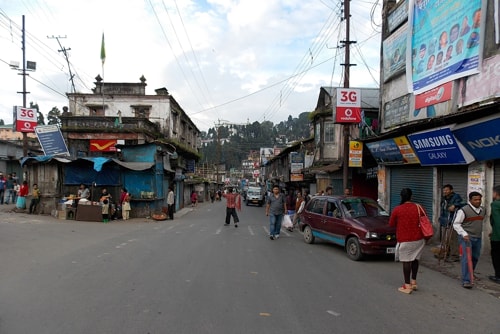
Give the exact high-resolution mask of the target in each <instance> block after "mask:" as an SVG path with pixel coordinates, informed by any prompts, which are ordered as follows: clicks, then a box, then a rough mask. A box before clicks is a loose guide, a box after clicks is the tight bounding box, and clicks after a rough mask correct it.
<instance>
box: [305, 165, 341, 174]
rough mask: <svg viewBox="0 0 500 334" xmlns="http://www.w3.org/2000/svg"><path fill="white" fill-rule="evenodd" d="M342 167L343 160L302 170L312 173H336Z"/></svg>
mask: <svg viewBox="0 0 500 334" xmlns="http://www.w3.org/2000/svg"><path fill="white" fill-rule="evenodd" d="M341 168H342V162H337V163H333V164H329V165H324V166H317V167H309V168H306V169H303V170H302V172H308V173H310V174H316V173H334V172H336V171H338V170H340V169H341Z"/></svg>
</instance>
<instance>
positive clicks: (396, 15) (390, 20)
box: [387, 0, 409, 31]
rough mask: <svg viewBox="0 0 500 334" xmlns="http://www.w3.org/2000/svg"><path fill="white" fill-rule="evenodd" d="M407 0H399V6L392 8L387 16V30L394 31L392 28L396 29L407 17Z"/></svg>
mask: <svg viewBox="0 0 500 334" xmlns="http://www.w3.org/2000/svg"><path fill="white" fill-rule="evenodd" d="M408 1H409V0H403V1H400V2H399V7H397V8H396V9H394V10H393V11H392V12H390V13H389V15H388V16H387V25H388V27H389V31H394V29H396V28H397V27H398V26H399V25H400V24H401V23H403V22H404V21H406V19H407V18H408Z"/></svg>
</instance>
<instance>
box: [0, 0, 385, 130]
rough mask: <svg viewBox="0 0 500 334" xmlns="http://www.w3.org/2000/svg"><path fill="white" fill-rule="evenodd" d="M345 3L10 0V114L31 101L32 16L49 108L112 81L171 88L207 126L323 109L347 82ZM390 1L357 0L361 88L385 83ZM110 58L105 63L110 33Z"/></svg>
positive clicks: (354, 24) (0, 0)
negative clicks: (99, 80) (26, 64)
mask: <svg viewBox="0 0 500 334" xmlns="http://www.w3.org/2000/svg"><path fill="white" fill-rule="evenodd" d="M340 6H341V2H340V1H334V0H307V1H304V0H163V1H158V0H20V1H13V0H0V118H1V119H3V120H4V121H5V123H6V124H10V123H12V107H13V106H14V105H22V94H18V93H17V92H20V91H22V76H21V75H19V73H18V72H16V71H15V70H12V69H11V68H10V66H9V64H10V63H11V62H12V61H17V62H19V63H21V64H22V49H21V40H22V39H21V27H22V15H25V28H26V60H29V61H35V62H36V63H37V69H36V71H35V72H30V73H29V77H27V80H26V83H27V89H26V90H27V91H28V92H30V94H28V96H27V104H28V105H29V102H31V101H33V102H35V103H37V104H38V105H39V107H40V109H41V111H42V113H43V114H45V115H46V114H47V113H48V112H49V111H50V110H51V109H52V108H53V107H57V108H59V110H62V107H63V106H66V105H67V98H66V93H67V92H71V90H72V87H71V82H70V80H69V78H70V76H69V71H68V65H67V63H66V60H65V58H64V56H63V53H62V52H58V50H60V49H61V47H60V45H59V44H58V40H57V39H56V38H52V37H62V38H59V42H60V43H61V45H62V47H64V48H66V49H71V50H70V51H68V54H69V61H70V66H71V71H72V72H73V74H74V76H75V77H74V82H75V87H76V91H77V92H83V93H90V92H91V91H90V89H91V88H93V87H94V82H95V77H96V76H97V75H98V74H100V75H101V76H103V77H104V81H105V82H139V78H140V77H141V76H142V75H144V77H145V78H146V79H147V81H146V83H147V87H146V94H148V95H153V94H155V89H158V88H162V87H165V88H167V89H168V90H169V92H170V93H171V94H172V95H173V97H174V98H175V99H176V100H177V102H179V104H180V105H181V107H182V108H183V109H184V110H185V112H186V113H187V114H188V115H189V116H190V117H191V119H192V120H193V122H194V123H195V124H196V126H197V127H198V128H199V129H200V130H207V129H208V128H210V127H213V126H214V124H216V123H218V122H221V123H223V122H228V123H237V124H240V123H247V122H250V123H252V122H255V121H258V122H262V121H264V120H269V121H272V122H273V123H275V124H276V123H279V122H280V121H282V120H286V119H287V118H288V115H292V116H293V117H297V116H298V115H299V114H300V113H302V112H305V111H312V110H314V108H315V106H316V103H317V99H318V94H319V90H320V87H321V86H342V85H343V79H342V76H343V67H342V66H341V65H340V64H341V63H344V49H342V48H337V46H339V45H341V44H340V43H339V41H340V40H345V24H344V23H345V22H341V16H342V14H341V11H340ZM381 6H382V1H376V0H359V1H351V40H355V41H357V43H356V44H354V45H353V46H352V52H351V63H354V64H357V65H356V66H353V67H351V80H350V86H351V87H378V82H379V54H380V23H381V19H380V16H381ZM103 33H104V35H105V46H106V61H105V64H104V68H103V67H102V66H101V59H100V49H101V37H102V34H103Z"/></svg>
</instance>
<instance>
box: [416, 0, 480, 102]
mask: <svg viewBox="0 0 500 334" xmlns="http://www.w3.org/2000/svg"><path fill="white" fill-rule="evenodd" d="M485 4H486V1H484V7H483V8H486V5H485ZM482 6H483V0H455V1H453V2H450V1H442V0H426V1H411V2H410V7H409V16H408V22H409V29H408V46H407V49H408V50H411V52H407V53H406V64H407V65H406V76H407V79H408V89H409V91H410V92H415V93H417V94H418V93H421V92H423V91H426V90H429V89H432V88H434V87H436V86H438V85H441V84H443V83H445V82H449V81H452V80H455V79H458V78H462V77H465V76H469V75H471V74H474V73H478V68H479V64H480V63H481V61H482V59H481V58H482V54H481V52H482V49H483V46H482V44H483V40H484V34H485V29H484V17H485V16H486V13H485V12H484V11H483V8H482ZM482 11H483V13H481V12H482Z"/></svg>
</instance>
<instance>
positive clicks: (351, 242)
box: [345, 237, 363, 261]
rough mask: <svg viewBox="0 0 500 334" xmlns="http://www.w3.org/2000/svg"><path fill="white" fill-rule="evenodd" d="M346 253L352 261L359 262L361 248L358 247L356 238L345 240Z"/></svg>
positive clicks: (361, 254)
mask: <svg viewBox="0 0 500 334" xmlns="http://www.w3.org/2000/svg"><path fill="white" fill-rule="evenodd" d="M345 248H346V251H347V256H348V257H349V258H350V259H351V260H354V261H359V260H361V258H362V257H363V253H361V246H360V245H359V240H358V238H355V237H351V238H349V239H347V243H346V247H345Z"/></svg>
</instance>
